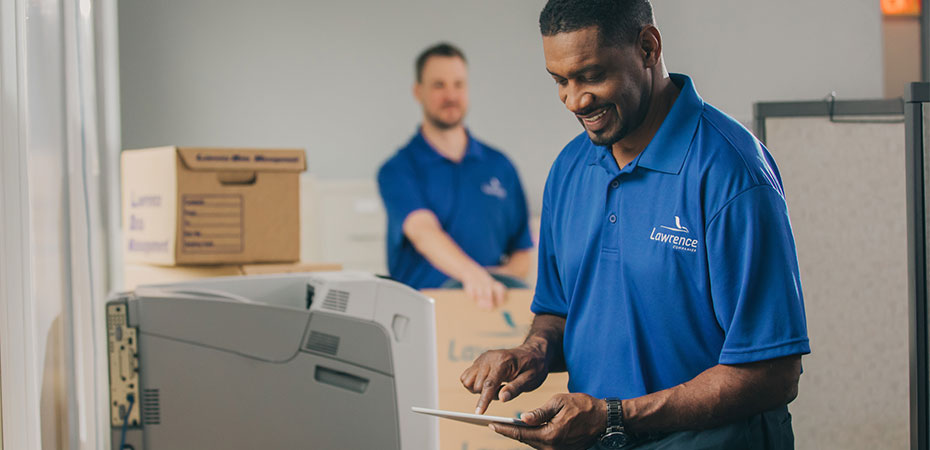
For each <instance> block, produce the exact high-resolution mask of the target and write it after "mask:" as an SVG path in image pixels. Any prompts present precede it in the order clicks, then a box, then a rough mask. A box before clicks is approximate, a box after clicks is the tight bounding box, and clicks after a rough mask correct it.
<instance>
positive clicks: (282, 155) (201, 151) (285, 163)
mask: <svg viewBox="0 0 930 450" xmlns="http://www.w3.org/2000/svg"><path fill="white" fill-rule="evenodd" d="M177 151H178V155H179V156H180V157H181V161H182V162H183V163H184V165H185V166H187V168H189V169H191V170H223V171H228V170H250V171H260V172H302V171H304V170H306V169H307V162H306V159H305V154H304V151H303V150H302V149H260V148H210V147H177Z"/></svg>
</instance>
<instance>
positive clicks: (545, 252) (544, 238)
mask: <svg viewBox="0 0 930 450" xmlns="http://www.w3.org/2000/svg"><path fill="white" fill-rule="evenodd" d="M553 242H554V240H553V238H552V214H550V207H549V205H548V202H547V201H546V199H545V198H544V199H543V207H542V216H541V218H540V225H539V266H538V269H537V276H536V294H535V295H534V296H533V303H532V304H531V305H530V310H531V311H533V313H534V314H554V315H556V316H561V317H566V316H568V302H567V301H566V300H565V294H564V291H563V289H562V282H561V278H560V277H559V268H558V264H557V262H556V258H555V248H554V247H553Z"/></svg>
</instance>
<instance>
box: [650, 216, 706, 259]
mask: <svg viewBox="0 0 930 450" xmlns="http://www.w3.org/2000/svg"><path fill="white" fill-rule="evenodd" d="M658 228H661V229H663V230H668V231H670V232H665V231H661V230H658V229H657V228H656V227H653V228H652V233H651V234H649V239H650V240H653V241H656V242H660V243H663V244H666V245H670V246H671V247H672V248H673V249H675V250H680V251H683V252H691V253H696V252H697V246H698V240H697V239H694V238H692V237H690V236H689V234H690V231H689V230H688V227H686V226H684V225H682V224H681V219H680V218H679V217H678V216H675V226H674V227H667V226H665V225H660V226H659V227H658Z"/></svg>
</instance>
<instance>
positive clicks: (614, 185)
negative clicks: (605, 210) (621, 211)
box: [607, 178, 620, 223]
mask: <svg viewBox="0 0 930 450" xmlns="http://www.w3.org/2000/svg"><path fill="white" fill-rule="evenodd" d="M619 187H620V180H618V179H616V178H615V179H613V181H611V182H610V189H611V190H612V191H613V192H611V193H610V195H608V198H612V199H616V197H617V188H619ZM611 203H614V201H611ZM607 221H608V222H610V223H617V214H616V213H613V212H612V213H610V215H608V216H607Z"/></svg>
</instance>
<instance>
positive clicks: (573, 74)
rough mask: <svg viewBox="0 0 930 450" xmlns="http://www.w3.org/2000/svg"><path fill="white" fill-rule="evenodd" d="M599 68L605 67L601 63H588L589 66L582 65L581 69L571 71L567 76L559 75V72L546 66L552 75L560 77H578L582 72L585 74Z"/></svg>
mask: <svg viewBox="0 0 930 450" xmlns="http://www.w3.org/2000/svg"><path fill="white" fill-rule="evenodd" d="M598 70H603V68H602V67H601V65H600V64H588V65H587V66H584V67H582V68H580V69H578V70H576V71H574V72H571V73H569V74H568V76H567V77H565V76H562V75H559V74H557V73H552V71H551V70H549V68H548V67H547V68H546V72H549V75H552V76H554V77H559V78H575V77H577V76H578V75H581V74H583V73H587V72H593V71H598Z"/></svg>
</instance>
